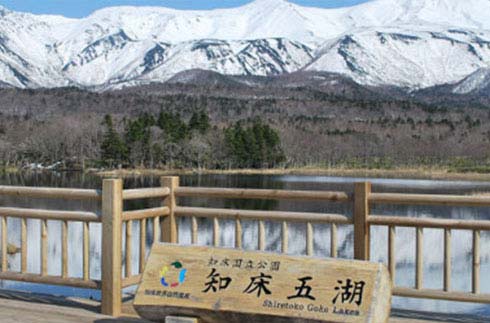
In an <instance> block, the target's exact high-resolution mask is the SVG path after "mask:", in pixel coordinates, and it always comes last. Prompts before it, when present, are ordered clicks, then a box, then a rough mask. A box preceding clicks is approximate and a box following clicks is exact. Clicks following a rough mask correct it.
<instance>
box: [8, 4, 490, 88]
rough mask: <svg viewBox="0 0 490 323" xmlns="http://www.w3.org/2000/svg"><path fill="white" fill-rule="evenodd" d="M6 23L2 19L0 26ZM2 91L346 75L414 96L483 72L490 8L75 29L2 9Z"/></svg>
mask: <svg viewBox="0 0 490 323" xmlns="http://www.w3.org/2000/svg"><path fill="white" fill-rule="evenodd" d="M6 13H9V14H6ZM0 15H3V16H4V17H3V18H2V19H0V82H3V83H6V84H11V85H14V86H20V87H36V86H47V87H50V86H63V85H67V84H74V85H80V86H93V85H97V86H103V85H104V84H116V83H117V84H124V83H125V82H126V83H128V84H139V83H140V82H148V81H152V82H158V81H165V80H166V79H168V78H169V77H171V76H172V75H173V74H175V73H177V72H181V71H183V70H186V69H191V68H200V69H207V70H212V71H216V72H219V73H224V74H253V75H276V74H278V73H288V72H292V71H297V70H300V69H306V70H319V71H327V72H334V73H342V74H344V75H346V76H349V77H351V78H353V79H354V80H356V81H357V82H359V83H363V84H370V85H386V84H389V85H398V86H406V87H410V88H419V87H426V86H432V85H435V84H442V83H454V82H457V81H458V80H460V79H462V78H463V77H466V76H468V75H469V74H470V73H473V72H475V71H476V70H477V69H479V68H483V69H484V68H490V0H465V1H461V0H372V1H368V2H365V3H362V4H360V5H356V6H351V7H342V8H333V9H321V8H313V7H304V6H300V5H297V4H294V3H291V2H288V1H286V0H255V1H252V2H250V3H248V4H246V5H243V6H241V7H238V8H228V9H214V10H201V11H198V10H177V9H171V8H164V7H109V8H104V9H101V10H98V11H96V12H94V13H92V14H91V15H90V16H88V17H85V18H81V19H68V18H64V17H59V16H46V15H42V16H39V15H33V14H24V13H17V12H11V11H8V9H5V8H3V7H0Z"/></svg>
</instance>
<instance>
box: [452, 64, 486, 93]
mask: <svg viewBox="0 0 490 323" xmlns="http://www.w3.org/2000/svg"><path fill="white" fill-rule="evenodd" d="M487 88H488V89H490V68H480V69H478V70H477V71H476V72H474V73H473V74H470V75H469V76H467V77H466V78H464V79H463V80H462V81H461V82H459V83H457V84H456V86H455V87H454V89H453V93H455V94H468V93H473V92H479V91H482V90H485V89H487Z"/></svg>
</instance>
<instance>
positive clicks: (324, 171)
mask: <svg viewBox="0 0 490 323" xmlns="http://www.w3.org/2000/svg"><path fill="white" fill-rule="evenodd" d="M91 172H92V173H95V174H96V175H98V176H101V177H134V176H165V175H193V174H230V175H317V176H320V175H323V176H342V177H369V178H372V177H374V178H406V179H434V180H470V181H490V174H479V173H454V172H449V170H447V169H436V168H422V167H420V168H395V169H347V168H321V167H302V168H275V169H228V170H214V169H213V170H210V169H170V170H163V169H121V170H111V171H98V170H92V171H91Z"/></svg>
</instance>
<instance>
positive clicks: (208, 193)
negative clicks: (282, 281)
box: [172, 183, 352, 257]
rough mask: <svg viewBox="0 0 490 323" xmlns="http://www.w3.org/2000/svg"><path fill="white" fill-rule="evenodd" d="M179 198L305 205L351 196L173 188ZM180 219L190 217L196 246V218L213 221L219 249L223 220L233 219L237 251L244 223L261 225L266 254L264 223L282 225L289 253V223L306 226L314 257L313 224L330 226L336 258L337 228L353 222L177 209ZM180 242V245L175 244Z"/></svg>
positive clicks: (295, 215)
mask: <svg viewBox="0 0 490 323" xmlns="http://www.w3.org/2000/svg"><path fill="white" fill-rule="evenodd" d="M172 190H173V192H175V196H177V197H184V196H185V197H207V198H210V197H211V198H232V199H265V200H295V201H296V200H302V201H333V202H347V201H349V200H350V199H349V196H348V195H347V194H346V193H345V192H326V191H287V190H259V189H230V188H204V187H178V183H177V184H176V185H175V186H174V187H173V188H172ZM174 213H175V216H177V217H185V216H190V217H191V225H192V230H191V231H192V235H191V236H192V239H191V240H192V243H193V244H195V243H197V239H198V232H199V228H198V222H197V218H198V217H199V218H208V219H212V220H213V245H214V246H215V247H218V246H219V235H220V219H232V220H234V221H235V247H236V248H242V220H257V221H258V233H259V234H258V242H257V245H258V249H259V250H265V244H266V237H265V221H279V222H281V223H282V231H281V241H282V243H281V251H282V252H283V253H287V252H288V240H289V239H288V236H289V229H288V223H289V222H302V223H306V237H305V239H306V254H307V255H309V256H311V255H313V224H315V223H329V224H331V227H330V230H331V235H330V236H331V241H330V256H331V257H337V225H339V224H352V220H351V219H349V218H348V217H347V216H345V215H341V214H322V213H310V212H285V211H256V210H254V211H251V210H231V209H214V208H198V207H181V206H177V207H176V208H175V210H174ZM175 242H177V241H175Z"/></svg>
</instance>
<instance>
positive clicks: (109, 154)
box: [100, 114, 127, 167]
mask: <svg viewBox="0 0 490 323" xmlns="http://www.w3.org/2000/svg"><path fill="white" fill-rule="evenodd" d="M104 125H105V127H106V132H105V134H104V139H103V141H102V144H101V147H100V149H101V156H102V162H103V163H104V164H105V165H108V166H110V167H114V166H116V165H118V164H120V163H122V162H123V161H125V160H126V159H127V148H126V146H125V144H124V142H123V141H122V139H121V137H120V136H119V134H118V133H117V131H116V130H115V129H114V125H113V122H112V117H111V116H110V115H108V114H107V115H106V116H105V117H104Z"/></svg>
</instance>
